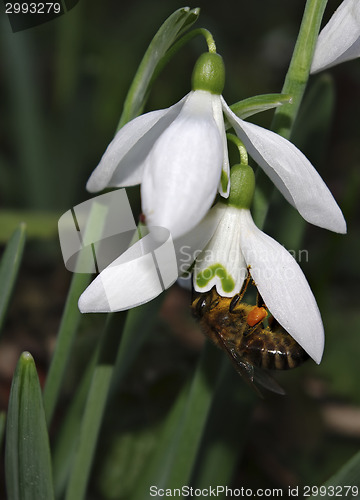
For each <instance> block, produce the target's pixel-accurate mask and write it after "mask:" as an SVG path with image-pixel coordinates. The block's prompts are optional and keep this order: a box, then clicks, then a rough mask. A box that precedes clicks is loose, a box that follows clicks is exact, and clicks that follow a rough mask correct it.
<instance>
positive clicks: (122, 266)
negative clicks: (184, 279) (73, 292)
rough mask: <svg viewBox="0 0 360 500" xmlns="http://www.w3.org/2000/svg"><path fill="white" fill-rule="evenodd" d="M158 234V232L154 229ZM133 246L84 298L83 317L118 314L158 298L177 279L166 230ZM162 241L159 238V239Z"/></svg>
mask: <svg viewBox="0 0 360 500" xmlns="http://www.w3.org/2000/svg"><path fill="white" fill-rule="evenodd" d="M150 229H151V230H155V229H156V228H150ZM159 229H160V233H162V234H160V236H159V233H158V232H157V233H156V232H155V235H152V234H149V235H147V236H145V237H144V238H143V239H141V240H140V241H138V242H136V243H135V244H134V245H132V246H131V247H130V248H129V249H128V250H127V251H126V252H124V253H123V254H122V255H121V256H120V257H118V258H117V259H116V260H115V261H114V262H112V263H111V264H110V265H109V266H108V267H106V268H105V269H104V270H103V271H102V272H101V273H100V274H99V275H98V276H97V277H96V278H95V280H94V281H93V282H92V283H91V284H90V285H89V286H88V287H87V289H86V290H85V291H84V292H83V294H82V295H81V296H80V299H79V302H78V306H79V309H80V311H81V312H82V313H86V312H116V311H123V310H126V309H130V308H132V307H136V306H139V305H141V304H144V303H145V302H148V301H150V300H152V299H154V298H155V297H157V296H158V295H159V294H160V293H161V292H162V291H163V290H164V289H166V288H169V286H171V285H172V284H173V283H174V282H175V281H176V279H177V277H178V273H177V265H176V257H175V252H174V247H173V246H172V241H171V237H170V235H169V233H168V232H167V235H165V238H164V237H163V234H164V229H162V228H159ZM158 237H159V238H158Z"/></svg>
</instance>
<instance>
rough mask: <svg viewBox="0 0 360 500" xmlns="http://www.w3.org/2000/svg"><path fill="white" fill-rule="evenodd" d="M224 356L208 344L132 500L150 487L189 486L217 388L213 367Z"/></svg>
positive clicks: (141, 495) (140, 498)
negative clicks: (215, 388)
mask: <svg viewBox="0 0 360 500" xmlns="http://www.w3.org/2000/svg"><path fill="white" fill-rule="evenodd" d="M221 355H222V353H221V352H220V351H218V350H217V349H215V348H214V347H213V346H212V345H210V343H209V342H207V343H206V344H205V347H204V349H203V352H202V356H201V358H200V360H199V363H198V366H197V368H196V371H195V374H194V377H193V378H192V380H191V383H190V384H188V385H186V386H185V387H184V388H183V390H182V391H181V392H180V394H179V396H178V398H177V400H176V401H175V404H174V406H173V408H172V410H171V412H170V414H169V416H168V417H167V419H166V421H165V423H164V426H163V429H162V433H161V437H160V439H159V443H158V445H157V447H156V452H155V455H154V456H153V457H152V459H151V460H150V461H149V464H148V465H147V466H146V470H145V471H144V474H143V477H142V481H141V484H139V486H138V489H137V491H136V492H135V493H134V495H133V496H131V500H142V499H143V498H146V497H147V495H148V494H149V488H150V486H151V485H156V486H157V487H158V488H181V486H182V485H186V484H189V481H190V478H191V475H192V471H193V468H194V464H195V461H196V457H197V454H198V451H199V447H200V443H201V437H202V434H203V430H204V427H205V424H206V421H207V417H208V412H209V408H210V406H211V402H212V398H213V390H214V387H215V386H216V378H217V375H218V370H217V369H216V368H215V369H214V367H217V366H218V362H219V356H220V359H221Z"/></svg>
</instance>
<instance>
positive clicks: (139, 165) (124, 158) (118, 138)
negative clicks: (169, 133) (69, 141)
mask: <svg viewBox="0 0 360 500" xmlns="http://www.w3.org/2000/svg"><path fill="white" fill-rule="evenodd" d="M186 98H187V96H185V97H184V98H183V99H182V100H181V101H179V102H178V103H176V104H174V105H173V106H171V107H170V108H167V109H161V110H158V111H151V112H150V113H146V114H144V115H141V116H138V117H137V118H134V119H133V120H131V121H130V122H129V123H127V124H126V125H124V126H123V127H122V128H121V129H120V130H119V132H118V133H117V134H116V135H115V137H114V139H113V140H112V141H111V142H110V144H109V146H108V147H107V149H106V151H105V153H104V154H103V157H102V158H101V161H100V163H99V165H98V166H97V167H96V169H95V170H94V171H93V173H92V174H91V176H90V178H89V180H88V182H87V185H86V189H87V190H88V191H90V192H95V191H101V190H102V189H104V188H106V187H121V186H134V185H136V184H140V182H141V180H142V177H143V170H144V160H145V158H146V156H147V155H148V154H149V151H150V150H151V148H152V147H153V145H154V142H155V141H156V140H157V139H158V138H159V136H160V135H161V134H162V132H163V131H164V130H165V129H166V128H167V127H168V126H169V125H170V123H171V122H172V121H173V120H174V119H175V118H176V116H177V115H178V114H179V112H180V110H181V108H182V106H183V104H184V101H185V100H186Z"/></svg>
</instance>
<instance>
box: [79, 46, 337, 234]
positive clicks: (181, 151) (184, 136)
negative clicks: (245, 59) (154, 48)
mask: <svg viewBox="0 0 360 500" xmlns="http://www.w3.org/2000/svg"><path fill="white" fill-rule="evenodd" d="M192 82H193V85H192V88H193V90H192V91H191V92H190V93H189V94H188V95H187V96H185V97H184V98H183V99H182V100H181V101H179V102H178V103H177V104H175V105H173V106H171V107H170V108H167V109H163V110H159V111H152V112H150V113H146V114H144V115H141V116H139V117H137V118H135V119H134V120H132V121H130V122H129V123H127V124H126V125H125V126H124V127H123V128H122V129H120V131H119V132H118V133H117V134H116V136H115V137H114V139H113V141H112V142H111V143H110V144H109V146H108V148H107V150H106V151H105V153H104V155H103V157H102V159H101V161H100V163H99V165H98V166H97V168H96V169H95V170H94V172H93V173H92V175H91V177H90V178H89V180H88V183H87V189H88V190H89V191H90V192H95V191H100V190H102V189H104V188H106V187H126V186H132V185H136V184H141V200H142V211H143V213H144V215H145V218H146V223H147V224H148V225H149V226H162V227H165V228H167V229H168V230H169V231H170V232H171V235H172V237H173V238H178V237H180V236H182V235H184V234H186V233H187V232H189V231H190V230H191V229H193V228H194V227H195V226H196V225H197V224H198V223H199V222H200V220H201V219H202V218H203V217H204V216H205V214H206V213H207V211H208V210H209V208H210V207H211V205H212V203H213V201H214V198H215V196H216V193H217V191H219V193H220V195H222V196H223V197H225V198H226V197H227V196H228V195H229V189H230V184H229V160H228V152H227V143H226V134H225V125H224V114H225V116H226V117H227V119H228V121H229V122H230V124H231V126H232V127H233V128H234V130H235V132H236V134H237V135H238V137H239V138H240V139H241V141H242V142H243V143H244V145H245V147H246V148H247V150H248V152H249V154H250V155H251V156H252V157H253V159H254V160H255V161H256V162H257V163H258V164H259V165H260V167H262V168H263V170H264V171H265V173H266V174H267V175H268V176H269V177H270V179H271V180H272V181H273V182H274V184H275V185H276V187H277V188H278V189H279V190H280V191H281V193H282V194H283V195H284V196H285V198H286V199H287V201H288V202H289V203H291V204H292V205H293V206H295V207H296V208H297V210H298V211H299V212H300V214H301V215H302V216H303V217H304V218H305V219H306V220H307V221H308V222H310V223H312V224H315V225H318V226H320V227H324V228H326V229H330V230H332V231H336V232H339V233H344V232H346V224H345V221H344V218H343V216H342V213H341V211H340V209H339V207H338V206H337V204H336V202H335V200H334V198H333V196H332V195H331V193H330V191H329V190H328V188H327V186H326V185H325V183H324V182H323V180H322V179H321V177H320V176H319V174H318V173H317V171H316V170H315V169H314V167H313V166H312V165H311V163H310V162H309V161H308V160H307V158H306V157H305V156H304V155H303V154H302V153H301V152H300V151H299V150H298V149H297V148H296V147H295V146H294V145H293V144H292V143H290V142H289V141H287V140H286V139H284V138H283V137H281V136H279V135H278V134H275V133H274V132H271V131H269V130H266V129H263V128H261V127H258V126H257V125H254V124H251V123H247V122H245V121H243V120H241V119H240V118H238V117H237V116H236V115H235V114H234V113H233V112H232V111H231V109H230V108H229V106H228V105H227V104H226V102H225V100H224V99H223V97H222V96H221V92H222V90H223V86H224V66H223V62H222V58H221V56H219V55H218V54H215V53H206V54H203V55H202V56H200V58H199V59H198V61H197V62H196V65H195V68H194V72H193V79H192Z"/></svg>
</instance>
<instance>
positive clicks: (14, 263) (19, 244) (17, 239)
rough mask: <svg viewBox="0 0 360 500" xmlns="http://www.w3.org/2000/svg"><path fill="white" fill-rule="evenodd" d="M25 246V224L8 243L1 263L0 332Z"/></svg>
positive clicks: (21, 225)
mask: <svg viewBox="0 0 360 500" xmlns="http://www.w3.org/2000/svg"><path fill="white" fill-rule="evenodd" d="M24 245H25V224H20V226H19V228H18V229H17V230H16V231H15V232H14V233H13V235H12V237H11V238H10V241H9V242H8V244H7V246H6V249H5V252H4V255H3V256H2V259H1V263H0V284H1V287H0V331H1V327H2V325H3V322H4V318H5V314H6V310H7V306H8V304H9V300H10V296H11V292H12V290H13V288H14V284H15V281H16V277H17V274H18V271H19V266H20V262H21V257H22V254H23V250H24Z"/></svg>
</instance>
